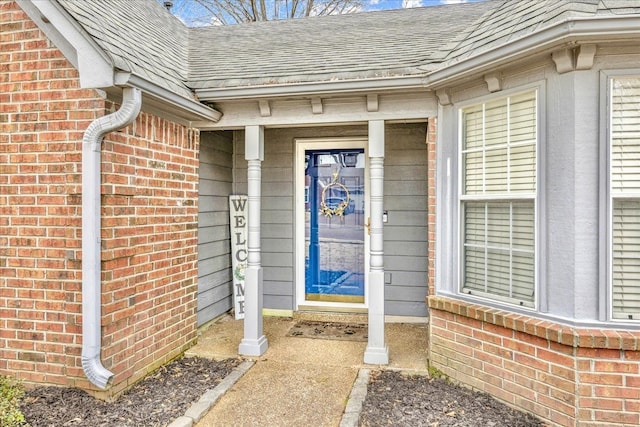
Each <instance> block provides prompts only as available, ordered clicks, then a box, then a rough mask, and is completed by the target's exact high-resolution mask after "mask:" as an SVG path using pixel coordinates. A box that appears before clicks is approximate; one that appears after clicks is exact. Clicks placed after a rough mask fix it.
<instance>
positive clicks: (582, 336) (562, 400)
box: [428, 297, 640, 426]
mask: <svg viewBox="0 0 640 427" xmlns="http://www.w3.org/2000/svg"><path fill="white" fill-rule="evenodd" d="M428 303H429V308H430V309H429V315H430V341H429V358H430V362H431V363H432V364H433V365H434V366H435V367H437V368H439V369H441V370H442V371H443V372H445V373H446V374H447V375H449V376H451V377H452V378H454V379H456V380H457V381H460V382H462V383H465V384H468V385H470V386H472V387H474V388H476V389H479V390H483V391H486V392H488V393H491V394H492V395H494V396H496V397H497V398H499V399H501V400H503V401H505V402H507V403H509V404H511V405H513V406H516V407H518V408H521V409H524V410H526V411H530V412H532V413H534V414H536V415H538V416H539V417H541V418H543V419H545V420H546V421H548V422H550V423H552V424H555V425H561V426H574V425H580V426H602V425H611V426H622V425H638V424H640V387H638V386H640V368H639V366H640V365H639V361H640V351H638V349H639V344H640V332H627V331H615V330H599V329H598V330H593V329H581V328H572V327H568V326H565V325H560V324H555V323H552V322H548V321H544V320H539V319H535V318H533V317H528V316H523V315H517V314H513V313H509V312H505V311H500V310H496V309H489V308H487V307H483V306H479V305H474V304H469V303H465V302H460V301H456V300H452V299H449V298H443V297H429V298H428Z"/></svg>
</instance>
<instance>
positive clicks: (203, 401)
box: [168, 360, 255, 427]
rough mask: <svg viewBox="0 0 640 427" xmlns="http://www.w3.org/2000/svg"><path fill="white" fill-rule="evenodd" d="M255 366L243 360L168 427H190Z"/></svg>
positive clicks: (251, 361)
mask: <svg viewBox="0 0 640 427" xmlns="http://www.w3.org/2000/svg"><path fill="white" fill-rule="evenodd" d="M254 364H255V362H254V361H253V360H245V361H244V362H242V363H241V364H240V365H238V366H237V367H236V368H235V369H234V370H233V371H231V373H230V374H229V375H227V376H226V377H224V379H223V380H222V381H220V383H219V384H218V385H217V386H215V387H214V388H213V389H211V390H207V391H206V392H205V393H204V394H203V395H202V396H201V397H200V399H199V400H198V401H197V402H195V403H194V404H192V405H191V406H190V407H189V409H187V411H186V412H185V413H184V415H183V416H181V417H178V418H177V419H176V420H174V421H173V422H172V423H171V424H169V426H168V427H191V426H192V425H193V424H194V423H197V422H198V421H200V419H202V417H204V416H205V415H206V413H207V412H208V411H209V409H211V408H212V407H213V405H214V404H215V403H216V402H217V401H218V399H220V398H221V397H222V396H224V394H225V393H226V392H227V391H229V389H230V388H231V387H232V386H233V385H234V384H235V383H236V382H237V381H238V380H239V379H240V378H242V376H243V375H244V374H245V373H247V371H248V370H249V369H251V367H252V366H253V365H254Z"/></svg>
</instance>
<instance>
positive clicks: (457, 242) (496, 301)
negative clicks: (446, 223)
mask: <svg viewBox="0 0 640 427" xmlns="http://www.w3.org/2000/svg"><path fill="white" fill-rule="evenodd" d="M545 87H546V86H545V84H544V82H536V83H532V84H529V85H523V86H519V87H517V88H513V89H509V90H503V91H500V92H497V93H492V94H489V95H486V96H482V97H477V98H474V99H471V100H468V101H466V102H463V103H460V104H459V105H457V106H456V110H455V117H456V121H457V129H456V131H457V135H456V139H457V145H456V157H455V163H454V164H455V167H456V168H457V170H456V180H457V186H456V187H457V194H456V203H455V205H454V209H455V211H456V213H455V225H454V241H453V243H454V247H455V250H454V253H455V254H456V255H455V256H456V267H455V268H454V272H453V274H454V283H455V284H456V285H455V289H453V291H454V293H455V294H456V295H457V296H459V297H461V298H462V299H465V300H469V301H482V302H483V303H486V304H488V305H492V306H496V307H505V308H506V307H508V308H509V309H510V310H513V309H516V310H520V309H521V310H523V311H525V312H531V311H546V310H547V307H548V303H547V292H546V289H545V287H544V286H543V285H542V283H543V282H544V277H545V276H544V275H545V271H546V269H545V268H544V266H543V265H542V263H541V262H540V260H541V259H544V242H543V239H542V236H543V234H544V228H545V227H544V221H543V220H542V218H543V212H544V188H545V178H544V173H543V172H544V167H543V162H542V159H544V156H545V143H544V141H545V138H544V133H543V129H545V120H544V117H545V115H544V111H545V110H544V105H545V104H544V103H545ZM531 91H533V92H535V102H536V104H535V105H536V124H535V129H536V141H535V147H534V149H535V162H536V171H535V183H536V184H535V189H534V191H533V193H531V195H530V196H529V197H521V196H520V195H519V194H518V193H513V195H509V196H507V197H504V196H502V197H501V196H498V197H491V195H488V196H487V197H482V198H480V197H474V196H468V197H465V195H464V187H465V180H464V179H465V178H464V150H463V147H464V141H463V137H464V134H463V129H464V121H463V120H464V112H465V110H467V109H469V108H471V107H474V106H479V105H481V104H487V103H490V102H494V101H497V100H500V99H506V98H509V97H513V96H517V95H520V94H524V93H526V92H531ZM473 200H484V201H486V202H489V203H490V202H500V201H512V202H518V201H520V200H531V201H533V204H534V207H533V214H534V232H533V236H534V242H533V244H534V252H533V259H534V267H533V274H534V283H533V292H534V295H533V301H532V302H531V303H530V304H521V303H520V302H519V300H518V299H514V298H510V297H502V296H499V295H491V294H484V293H480V294H478V293H467V292H463V291H462V289H463V287H464V283H463V282H464V267H465V262H464V234H463V233H464V230H465V228H464V209H463V204H464V203H465V201H473Z"/></svg>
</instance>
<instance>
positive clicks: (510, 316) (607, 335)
mask: <svg viewBox="0 0 640 427" xmlns="http://www.w3.org/2000/svg"><path fill="white" fill-rule="evenodd" d="M427 305H428V307H429V309H430V310H440V311H446V312H448V313H452V314H456V315H458V316H463V317H467V318H471V319H475V320H478V321H481V322H485V323H489V324H492V325H496V326H500V327H503V328H506V329H510V330H513V331H516V332H522V333H525V334H528V335H532V336H536V337H539V338H542V339H546V340H548V341H552V342H556V343H559V344H563V345H567V346H570V347H574V348H578V347H579V348H602V349H612V350H640V331H629V330H624V329H594V328H576V327H572V326H568V325H564V324H561V323H556V322H552V321H548V320H541V319H537V318H535V317H531V316H526V315H522V314H517V313H510V312H508V311H505V310H499V309H495V308H490V307H486V306H482V305H478V304H472V303H468V302H465V301H459V300H456V299H453V298H447V297H443V296H437V295H434V296H428V297H427ZM614 326H615V325H614Z"/></svg>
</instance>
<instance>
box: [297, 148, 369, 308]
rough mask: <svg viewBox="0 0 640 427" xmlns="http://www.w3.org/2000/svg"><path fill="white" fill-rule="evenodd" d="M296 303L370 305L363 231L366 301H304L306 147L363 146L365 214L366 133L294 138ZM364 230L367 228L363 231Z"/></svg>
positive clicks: (309, 305) (366, 242)
mask: <svg viewBox="0 0 640 427" xmlns="http://www.w3.org/2000/svg"><path fill="white" fill-rule="evenodd" d="M294 147H295V148H294V205H293V211H294V253H293V257H294V259H293V263H294V264H293V265H294V280H293V282H294V302H295V310H296V311H297V310H299V308H300V307H301V306H304V309H305V310H309V309H310V308H317V309H318V311H323V310H326V311H339V310H344V311H353V312H362V310H363V309H366V308H368V307H369V258H370V256H369V249H370V248H369V240H370V238H369V235H368V234H367V233H364V303H345V302H326V301H307V300H305V268H304V260H305V256H304V255H305V237H304V236H305V209H304V207H305V199H304V193H305V179H304V172H305V171H304V154H305V151H306V150H321V149H325V148H331V149H343V148H344V149H350V148H358V149H364V156H365V170H364V192H365V198H364V217H365V218H368V217H369V216H370V214H369V204H370V200H369V187H370V185H369V184H370V177H369V153H368V151H369V142H368V138H367V137H366V136H362V137H341V138H296V139H295V140H294ZM363 232H364V230H363Z"/></svg>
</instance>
